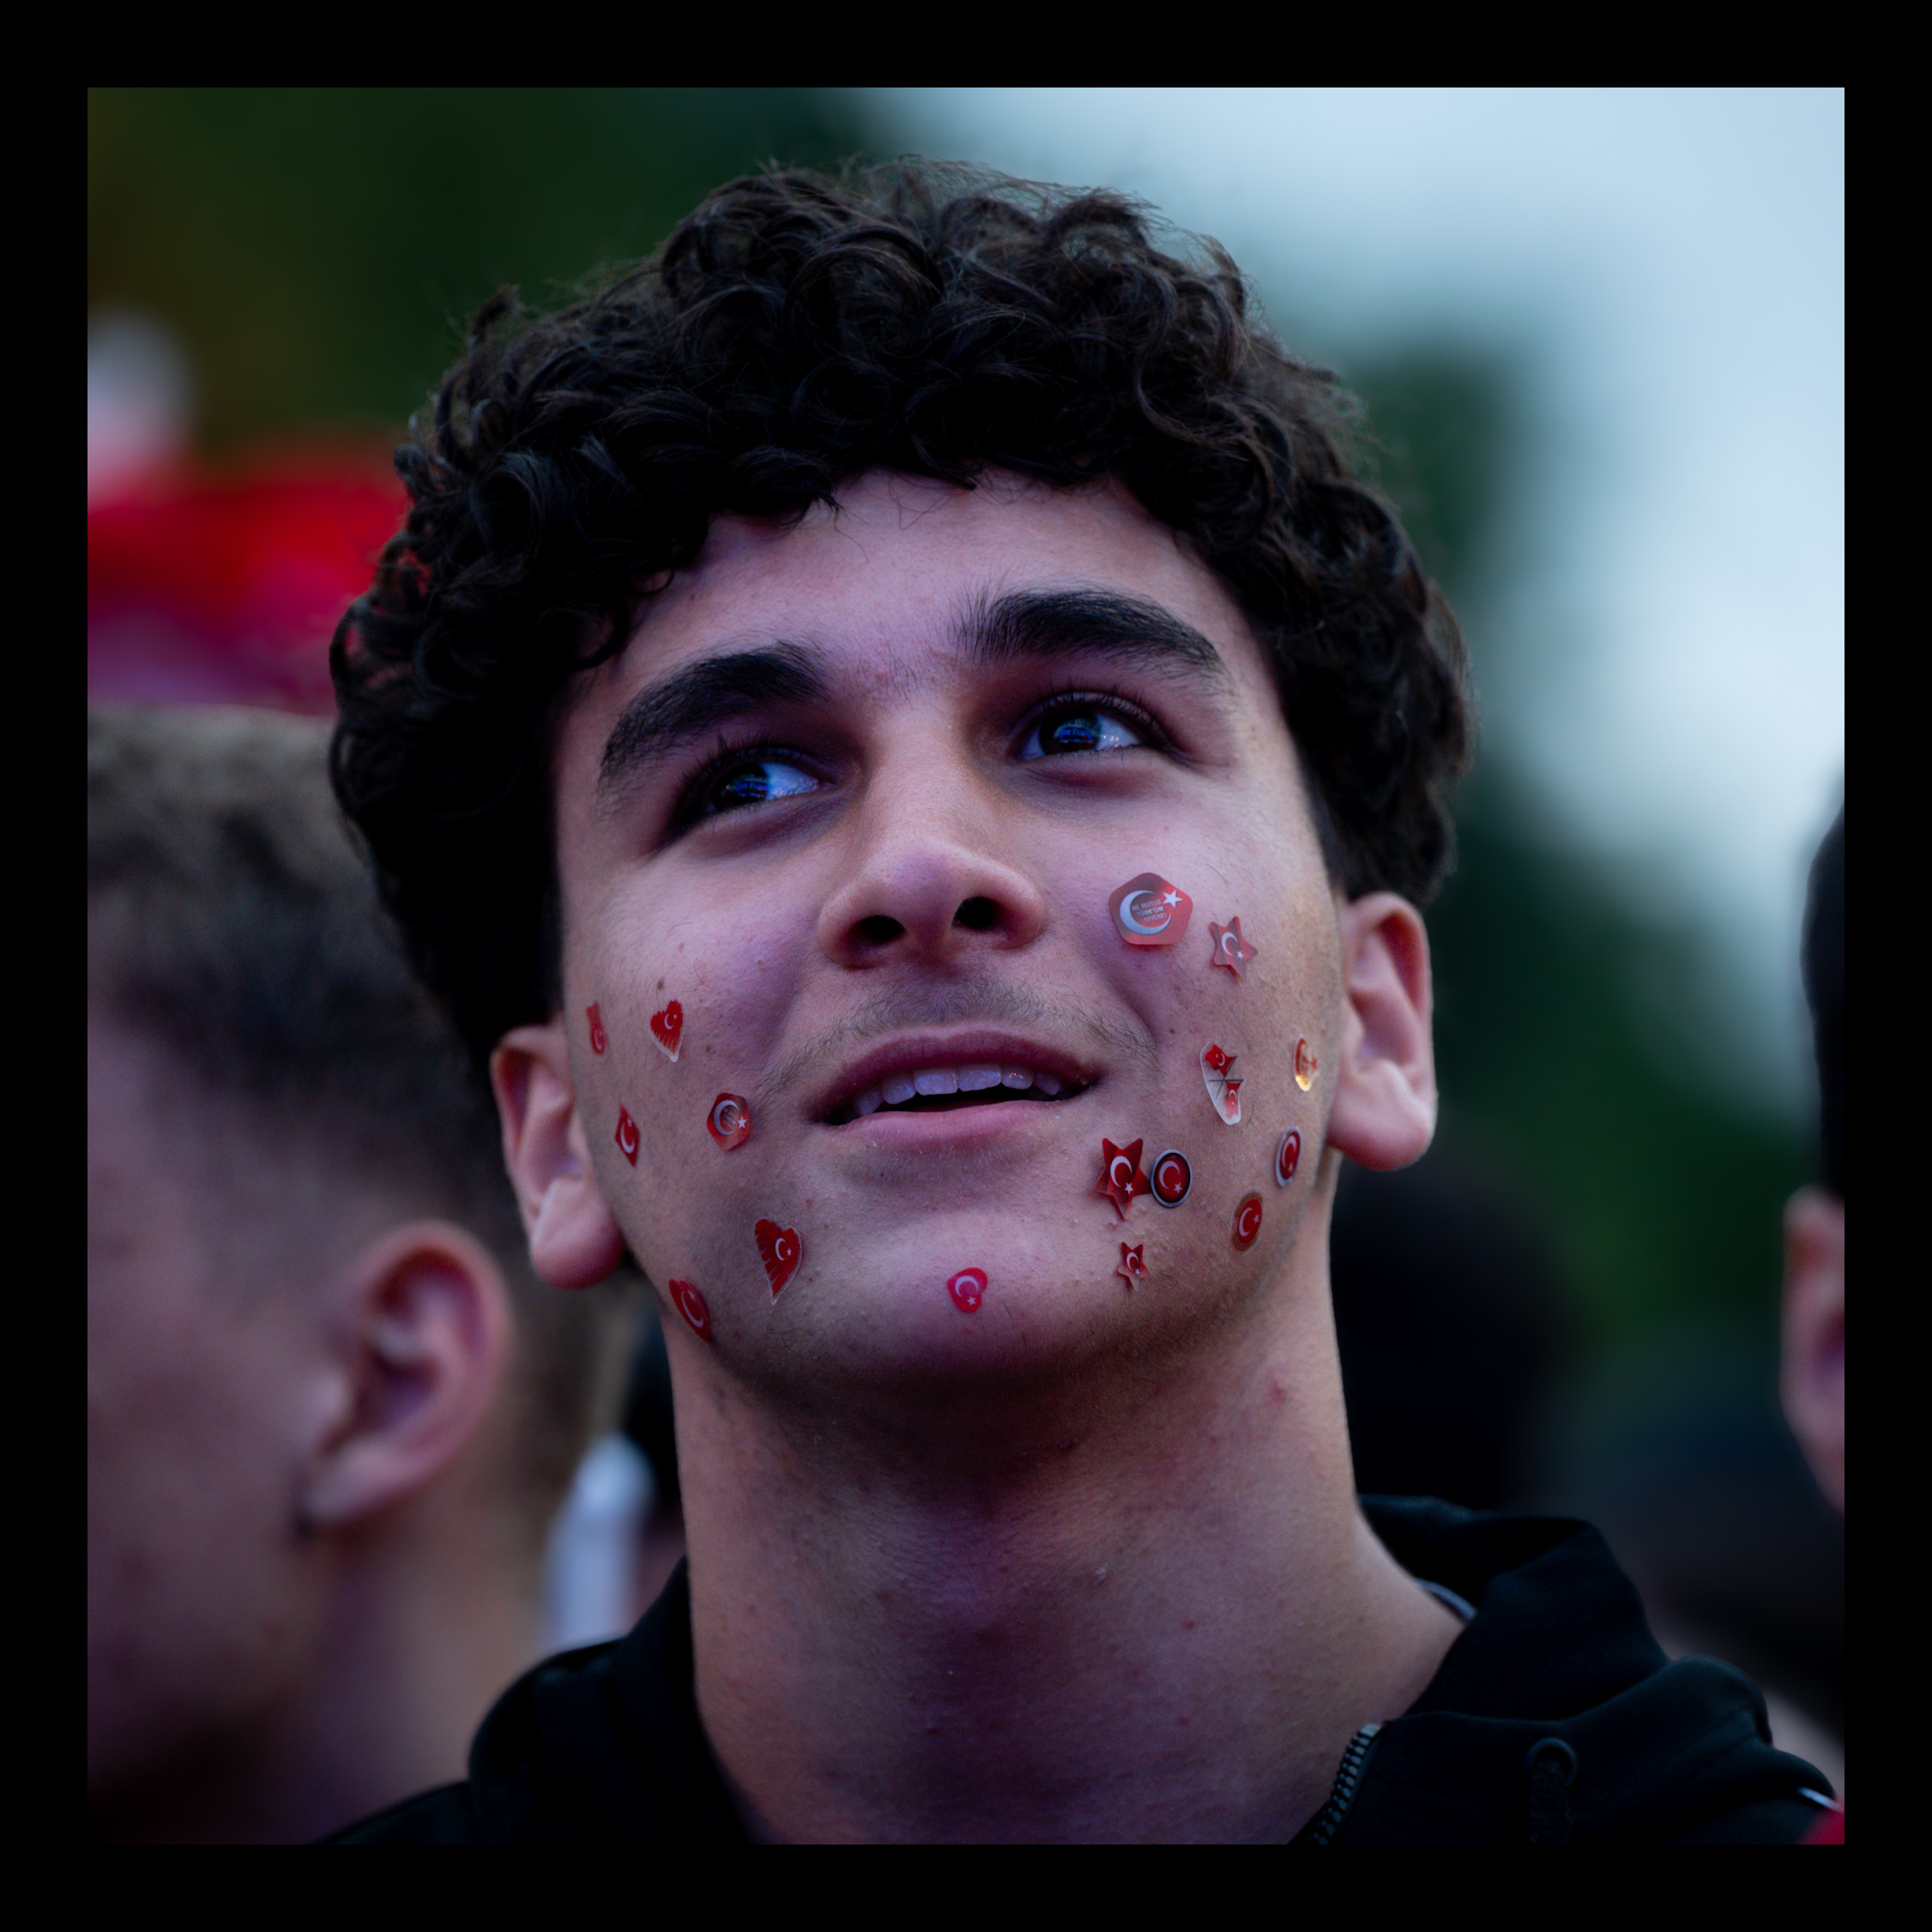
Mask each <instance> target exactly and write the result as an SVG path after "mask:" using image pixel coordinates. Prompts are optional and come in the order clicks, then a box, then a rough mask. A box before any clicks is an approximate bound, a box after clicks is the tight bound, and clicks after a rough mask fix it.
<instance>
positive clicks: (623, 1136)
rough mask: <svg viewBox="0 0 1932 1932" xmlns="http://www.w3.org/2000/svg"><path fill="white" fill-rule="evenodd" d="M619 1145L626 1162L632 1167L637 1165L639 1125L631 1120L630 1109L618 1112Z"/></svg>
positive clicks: (621, 1108)
mask: <svg viewBox="0 0 1932 1932" xmlns="http://www.w3.org/2000/svg"><path fill="white" fill-rule="evenodd" d="M617 1144H618V1146H619V1149H620V1150H621V1151H622V1152H623V1155H624V1157H625V1160H627V1161H628V1162H630V1163H631V1166H632V1167H636V1166H637V1122H636V1121H635V1120H632V1119H631V1111H630V1109H629V1108H624V1107H620V1108H618V1110H617Z"/></svg>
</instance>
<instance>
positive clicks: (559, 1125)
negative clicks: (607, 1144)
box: [490, 1019, 624, 1288]
mask: <svg viewBox="0 0 1932 1932" xmlns="http://www.w3.org/2000/svg"><path fill="white" fill-rule="evenodd" d="M490 1084H491V1086H492V1089H493V1090H494V1091H495V1093H496V1096H497V1112H498V1116H499V1117H500V1119H501V1120H502V1122H503V1150H504V1166H505V1167H506V1168H508V1169H509V1170H510V1184H511V1186H513V1187H514V1188H515V1189H516V1200H517V1204H518V1205H519V1207H521V1208H522V1212H523V1228H524V1232H525V1233H526V1234H527V1235H528V1236H529V1241H530V1265H531V1266H532V1267H534V1269H535V1270H536V1271H537V1273H538V1275H539V1276H540V1277H542V1279H543V1280H545V1281H546V1282H548V1283H550V1285H551V1286H552V1288H594V1287H595V1285H596V1284H597V1283H599V1282H601V1281H602V1280H604V1279H605V1278H606V1277H607V1276H609V1275H610V1274H611V1273H612V1271H613V1270H614V1269H615V1268H616V1267H617V1265H618V1264H619V1262H621V1261H622V1260H623V1259H624V1232H623V1230H622V1229H620V1228H619V1226H618V1224H617V1218H616V1217H615V1216H614V1215H613V1214H612V1212H611V1211H610V1208H609V1205H608V1204H607V1203H606V1201H605V1199H604V1195H603V1190H602V1188H601V1186H599V1185H598V1181H597V1175H596V1172H595V1169H594V1168H593V1167H592V1166H591V1162H590V1150H589V1147H588V1145H587V1144H585V1140H584V1132H583V1116H582V1114H580V1113H579V1111H578V1108H577V1090H576V1088H575V1086H574V1084H573V1083H572V1080H571V1061H570V1049H569V1046H568V1043H567V1042H566V1041H565V1037H564V1024H563V1022H562V1021H561V1020H560V1019H558V1020H552V1021H551V1022H550V1023H548V1024H547V1025H544V1026H520V1027H517V1028H516V1029H513V1030H512V1031H510V1032H509V1033H506V1034H505V1035H504V1036H503V1038H502V1039H501V1040H500V1041H498V1044H497V1050H496V1052H495V1053H493V1054H492V1055H491V1056H490Z"/></svg>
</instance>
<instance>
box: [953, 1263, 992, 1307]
mask: <svg viewBox="0 0 1932 1932" xmlns="http://www.w3.org/2000/svg"><path fill="white" fill-rule="evenodd" d="M946 1293H947V1294H948V1295H951V1297H952V1305H953V1307H956V1308H957V1309H958V1311H959V1312H960V1313H961V1314H963V1315H969V1314H972V1313H975V1311H976V1310H977V1309H978V1307H979V1305H980V1303H981V1301H984V1300H985V1299H986V1270H985V1269H984V1268H962V1269H961V1270H960V1271H959V1272H958V1273H957V1275H955V1276H954V1277H952V1279H951V1281H949V1282H948V1283H946Z"/></svg>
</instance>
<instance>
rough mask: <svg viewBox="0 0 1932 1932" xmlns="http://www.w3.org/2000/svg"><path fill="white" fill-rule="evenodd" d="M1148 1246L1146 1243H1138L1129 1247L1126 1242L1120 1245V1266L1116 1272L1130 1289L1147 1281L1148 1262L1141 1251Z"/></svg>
mask: <svg viewBox="0 0 1932 1932" xmlns="http://www.w3.org/2000/svg"><path fill="white" fill-rule="evenodd" d="M1146 1246H1147V1243H1146V1242H1145V1241H1136V1242H1135V1243H1134V1245H1133V1246H1132V1247H1128V1246H1127V1244H1126V1242H1125V1241H1122V1242H1121V1243H1120V1266H1119V1267H1118V1268H1116V1269H1115V1270H1114V1273H1115V1274H1117V1275H1118V1276H1119V1277H1120V1279H1121V1280H1122V1281H1124V1282H1125V1283H1126V1284H1127V1286H1128V1287H1129V1288H1132V1286H1133V1284H1134V1283H1136V1282H1144V1281H1145V1280H1146V1279H1147V1262H1146V1259H1145V1257H1144V1255H1143V1254H1142V1253H1141V1250H1142V1249H1143V1248H1144V1247H1146Z"/></svg>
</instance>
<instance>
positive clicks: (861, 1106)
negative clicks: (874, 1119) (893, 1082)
mask: <svg viewBox="0 0 1932 1932" xmlns="http://www.w3.org/2000/svg"><path fill="white" fill-rule="evenodd" d="M884 1104H885V1096H884V1094H882V1093H881V1092H880V1091H879V1090H878V1088H877V1087H867V1088H866V1090H865V1092H863V1093H862V1094H860V1096H859V1097H858V1099H856V1100H855V1101H854V1102H853V1103H852V1111H853V1112H854V1114H857V1115H858V1116H859V1118H860V1120H864V1119H865V1117H866V1114H876V1113H878V1110H879V1108H882V1107H883V1106H884Z"/></svg>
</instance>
